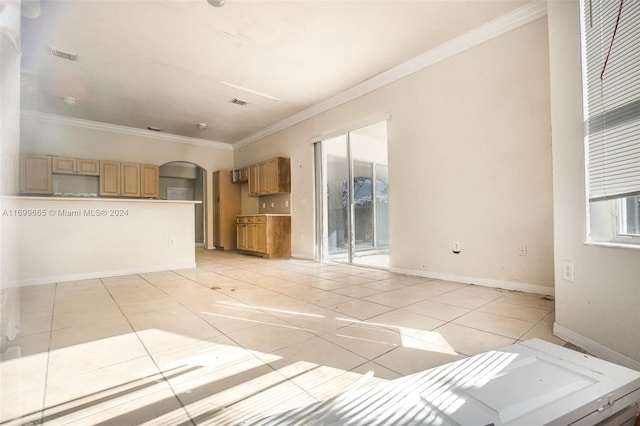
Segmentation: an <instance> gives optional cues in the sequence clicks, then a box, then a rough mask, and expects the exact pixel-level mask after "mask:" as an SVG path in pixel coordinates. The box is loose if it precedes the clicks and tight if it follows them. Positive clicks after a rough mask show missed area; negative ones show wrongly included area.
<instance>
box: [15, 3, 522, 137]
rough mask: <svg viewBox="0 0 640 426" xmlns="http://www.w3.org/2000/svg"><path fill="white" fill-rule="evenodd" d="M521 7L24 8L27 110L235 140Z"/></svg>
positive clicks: (49, 5)
mask: <svg viewBox="0 0 640 426" xmlns="http://www.w3.org/2000/svg"><path fill="white" fill-rule="evenodd" d="M523 4H525V2H522V1H510V0H501V1H486V0H473V1H457V0H424V1H421V0H413V1H396V0H386V1H385V0H362V1H349V0H344V1H340V0H326V1H312V0H308V1H307V0H288V1H265V0H260V1H247V0H227V2H226V5H225V6H224V7H213V6H212V5H210V4H209V3H207V1H206V0H169V1H151V0H129V1H128V0H118V1H114V0H108V1H95V0H67V1H46V0H42V1H39V0H23V20H22V65H21V67H22V78H21V107H22V109H24V110H30V111H36V112H41V113H48V114H55V115H59V116H63V117H71V118H78V119H84V120H91V121H95V122H100V123H107V124H112V125H119V126H127V127H131V128H136V129H147V128H148V127H156V128H160V129H162V132H164V133H167V134H172V135H179V136H185V137H190V138H198V139H203V140H207V141H213V142H221V143H227V144H233V143H237V142H241V141H243V140H246V138H249V137H251V135H254V134H256V133H258V132H260V131H261V130H263V129H265V128H268V127H269V126H272V125H274V124H275V123H278V122H280V121H282V120H285V119H287V118H288V117H290V116H292V115H294V114H296V113H299V112H301V111H304V110H306V109H309V108H311V107H313V106H314V105H317V104H318V103H320V102H322V101H325V100H327V99H330V98H332V97H334V96H337V95H339V94H340V93H343V92H344V91H345V90H348V89H350V88H352V87H354V86H356V85H357V84H359V83H362V82H364V81H366V80H368V79H370V78H372V77H374V76H376V75H378V74H380V73H382V72H384V71H387V70H389V69H390V68H392V67H394V66H396V65H398V64H400V63H403V62H405V61H407V60H410V59H411V58H413V57H415V56H417V55H419V54H421V53H423V52H425V51H427V50H429V49H431V48H433V47H435V46H437V45H439V44H441V43H443V42H445V41H447V40H449V39H451V38H453V37H455V36H458V35H460V34H463V33H465V32H467V31H469V30H471V29H473V28H475V27H478V26H479V25H481V24H483V23H484V22H486V21H489V20H491V19H493V18H496V17H498V16H500V15H503V14H505V13H507V12H509V11H512V10H514V9H516V8H518V7H520V6H522V5H523ZM27 15H29V16H32V17H27ZM33 16H36V17H33ZM51 49H53V50H56V51H61V52H64V53H68V54H71V55H77V60H75V61H71V60H68V59H63V58H60V57H58V56H53V55H51V54H50V50H51ZM65 97H73V98H75V100H76V102H75V105H69V104H67V103H66V102H65V101H64V98H65ZM234 99H238V100H241V101H245V102H247V104H246V105H244V106H242V105H239V104H237V103H233V102H232V100H234ZM198 123H205V124H206V125H207V127H206V129H202V128H199V127H198V125H197V124H198Z"/></svg>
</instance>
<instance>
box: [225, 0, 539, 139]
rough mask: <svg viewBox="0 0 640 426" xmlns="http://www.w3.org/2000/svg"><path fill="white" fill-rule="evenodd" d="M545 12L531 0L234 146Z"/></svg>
mask: <svg viewBox="0 0 640 426" xmlns="http://www.w3.org/2000/svg"><path fill="white" fill-rule="evenodd" d="M546 15H547V3H546V1H533V2H531V3H528V4H526V5H524V6H522V7H519V8H518V9H515V10H513V11H511V12H509V13H506V14H504V15H502V16H500V17H498V18H496V19H493V20H491V21H489V22H487V23H485V24H483V25H480V26H479V27H476V28H474V29H473V30H471V31H468V32H466V33H464V34H462V35H460V36H458V37H455V38H452V39H451V40H448V41H446V42H444V43H442V44H440V45H438V46H436V47H434V48H433V49H430V50H427V51H426V52H423V53H421V54H420V55H418V56H416V57H414V58H412V59H410V60H408V61H406V62H404V63H402V64H399V65H397V66H395V67H393V68H391V69H389V70H387V71H385V72H382V73H380V74H378V75H377V76H375V77H372V78H370V79H369V80H366V81H364V82H362V83H360V84H358V85H356V86H354V87H352V88H351V89H348V90H346V91H344V92H342V93H340V94H338V95H336V96H333V97H331V98H329V99H327V100H325V101H322V102H320V103H318V104H316V105H314V106H312V107H309V108H307V109H305V110H303V111H300V112H298V113H296V114H294V115H292V116H290V117H288V118H285V119H284V120H281V121H278V122H277V123H274V124H272V125H271V126H268V127H265V128H264V129H262V130H260V131H258V132H256V133H253V134H251V135H249V136H247V137H245V138H243V139H241V140H239V141H237V142H235V143H234V144H233V147H234V149H237V148H241V147H243V146H246V145H249V144H251V143H253V142H257V141H259V140H260V139H263V138H265V137H267V136H269V135H271V134H273V133H275V132H278V131H280V130H283V129H286V128H287V127H291V126H293V125H294V124H297V123H300V122H301V121H304V120H307V119H309V118H311V117H313V116H316V115H318V114H321V113H323V112H326V111H328V110H330V109H332V108H335V107H337V106H340V105H342V104H345V103H347V102H349V101H352V100H354V99H356V98H358V97H360V96H363V95H366V94H367V93H370V92H373V91H374V90H377V89H379V88H381V87H384V86H386V85H388V84H391V83H393V82H395V81H397V80H400V79H402V78H404V77H407V76H409V75H411V74H414V73H416V72H418V71H421V70H423V69H425V68H428V67H430V66H431V65H434V64H437V63H438V62H441V61H443V60H445V59H448V58H450V57H452V56H454V55H457V54H458V53H461V52H463V51H465V50H468V49H471V48H473V47H475V46H477V45H479V44H481V43H484V42H485V41H488V40H491V39H493V38H496V37H499V36H501V35H503V34H506V33H508V32H510V31H513V30H515V29H517V28H520V27H522V26H524V25H527V24H529V23H531V22H533V21H535V20H537V19H540V18H543V17H545V16H546Z"/></svg>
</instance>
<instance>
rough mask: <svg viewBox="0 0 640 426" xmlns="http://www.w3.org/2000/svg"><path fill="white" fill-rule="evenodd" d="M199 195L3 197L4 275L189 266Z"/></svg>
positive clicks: (20, 278) (29, 277) (76, 276)
mask: <svg viewBox="0 0 640 426" xmlns="http://www.w3.org/2000/svg"><path fill="white" fill-rule="evenodd" d="M198 203H200V201H184V200H151V199H139V198H135V199H126V198H99V197H52V196H48V197H47V196H45V197H42V196H35V197H31V196H2V197H0V234H1V237H0V238H1V243H2V246H1V247H2V252H1V260H2V266H3V268H2V277H1V279H2V280H3V283H5V284H8V285H9V286H23V285H33V284H46V283H52V282H62V281H74V280H80V279H88V278H97V277H106V276H114V275H127V274H138V273H144V272H154V271H166V270H174V269H184V268H193V267H195V250H194V245H195V243H194V241H195V219H194V216H195V215H194V205H195V204H198Z"/></svg>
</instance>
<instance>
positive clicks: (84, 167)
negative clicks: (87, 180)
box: [76, 158, 100, 176]
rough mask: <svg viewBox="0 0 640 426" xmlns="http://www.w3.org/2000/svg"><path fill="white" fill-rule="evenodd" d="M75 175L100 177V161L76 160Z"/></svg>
mask: <svg viewBox="0 0 640 426" xmlns="http://www.w3.org/2000/svg"><path fill="white" fill-rule="evenodd" d="M76 173H77V174H79V175H83V176H100V161H98V160H87V159H85V158H78V159H76Z"/></svg>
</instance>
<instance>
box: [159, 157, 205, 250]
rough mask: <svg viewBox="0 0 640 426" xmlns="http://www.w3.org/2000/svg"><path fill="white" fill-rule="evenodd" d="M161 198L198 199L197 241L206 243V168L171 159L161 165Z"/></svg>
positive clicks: (196, 216)
mask: <svg viewBox="0 0 640 426" xmlns="http://www.w3.org/2000/svg"><path fill="white" fill-rule="evenodd" d="M159 184H160V185H159V186H160V188H159V191H160V194H159V196H160V199H163V200H196V201H202V203H201V204H195V205H194V215H195V242H196V244H204V243H205V235H206V230H205V226H206V211H207V210H206V206H205V204H206V200H205V193H206V191H205V185H206V170H205V169H203V168H202V167H200V166H198V165H197V164H193V163H189V162H186V161H171V162H169V163H165V164H163V165H162V166H160V180H159Z"/></svg>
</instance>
